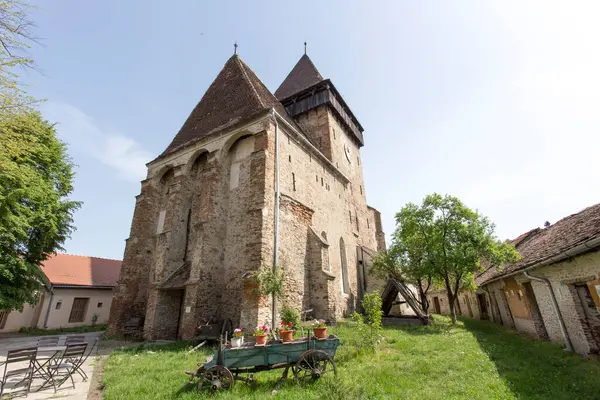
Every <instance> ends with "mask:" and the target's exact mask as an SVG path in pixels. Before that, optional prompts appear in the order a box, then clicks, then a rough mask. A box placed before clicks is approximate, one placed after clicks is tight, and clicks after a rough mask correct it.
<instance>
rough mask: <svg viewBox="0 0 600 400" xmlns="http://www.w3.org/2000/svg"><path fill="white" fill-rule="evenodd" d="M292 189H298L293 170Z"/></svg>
mask: <svg viewBox="0 0 600 400" xmlns="http://www.w3.org/2000/svg"><path fill="white" fill-rule="evenodd" d="M292 189H293V190H294V192H295V191H296V174H294V173H293V172H292Z"/></svg>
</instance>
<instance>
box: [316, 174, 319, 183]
mask: <svg viewBox="0 0 600 400" xmlns="http://www.w3.org/2000/svg"><path fill="white" fill-rule="evenodd" d="M315 179H316V180H317V183H319V175H315Z"/></svg>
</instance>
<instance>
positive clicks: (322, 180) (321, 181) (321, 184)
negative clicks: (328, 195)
mask: <svg viewBox="0 0 600 400" xmlns="http://www.w3.org/2000/svg"><path fill="white" fill-rule="evenodd" d="M321 186H323V177H321Z"/></svg>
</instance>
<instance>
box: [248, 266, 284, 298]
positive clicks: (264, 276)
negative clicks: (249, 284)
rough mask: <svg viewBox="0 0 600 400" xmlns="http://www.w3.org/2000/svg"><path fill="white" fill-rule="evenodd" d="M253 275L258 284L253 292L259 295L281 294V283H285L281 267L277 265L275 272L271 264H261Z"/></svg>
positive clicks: (278, 295)
mask: <svg viewBox="0 0 600 400" xmlns="http://www.w3.org/2000/svg"><path fill="white" fill-rule="evenodd" d="M253 275H254V279H255V280H256V283H257V284H258V288H257V289H255V290H254V294H257V295H259V296H267V295H274V296H277V297H280V296H282V295H283V284H284V283H285V274H284V272H283V268H281V267H277V268H276V272H274V271H273V267H272V266H269V265H263V266H262V267H260V268H259V269H258V270H256V271H255V272H254V274H253Z"/></svg>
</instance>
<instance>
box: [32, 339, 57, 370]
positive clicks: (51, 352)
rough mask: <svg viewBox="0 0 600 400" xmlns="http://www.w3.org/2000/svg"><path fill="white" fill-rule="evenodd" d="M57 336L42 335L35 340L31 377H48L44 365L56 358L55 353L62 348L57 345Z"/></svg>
mask: <svg viewBox="0 0 600 400" xmlns="http://www.w3.org/2000/svg"><path fill="white" fill-rule="evenodd" d="M59 339H60V337H59V336H52V337H43V338H40V339H39V340H38V342H37V352H36V355H35V360H34V370H33V377H34V378H35V377H41V378H44V379H46V378H48V377H47V376H46V372H45V370H46V366H47V364H49V363H51V362H52V361H53V360H56V355H57V354H58V353H59V352H60V351H61V350H62V349H60V348H59V347H58V341H59Z"/></svg>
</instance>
